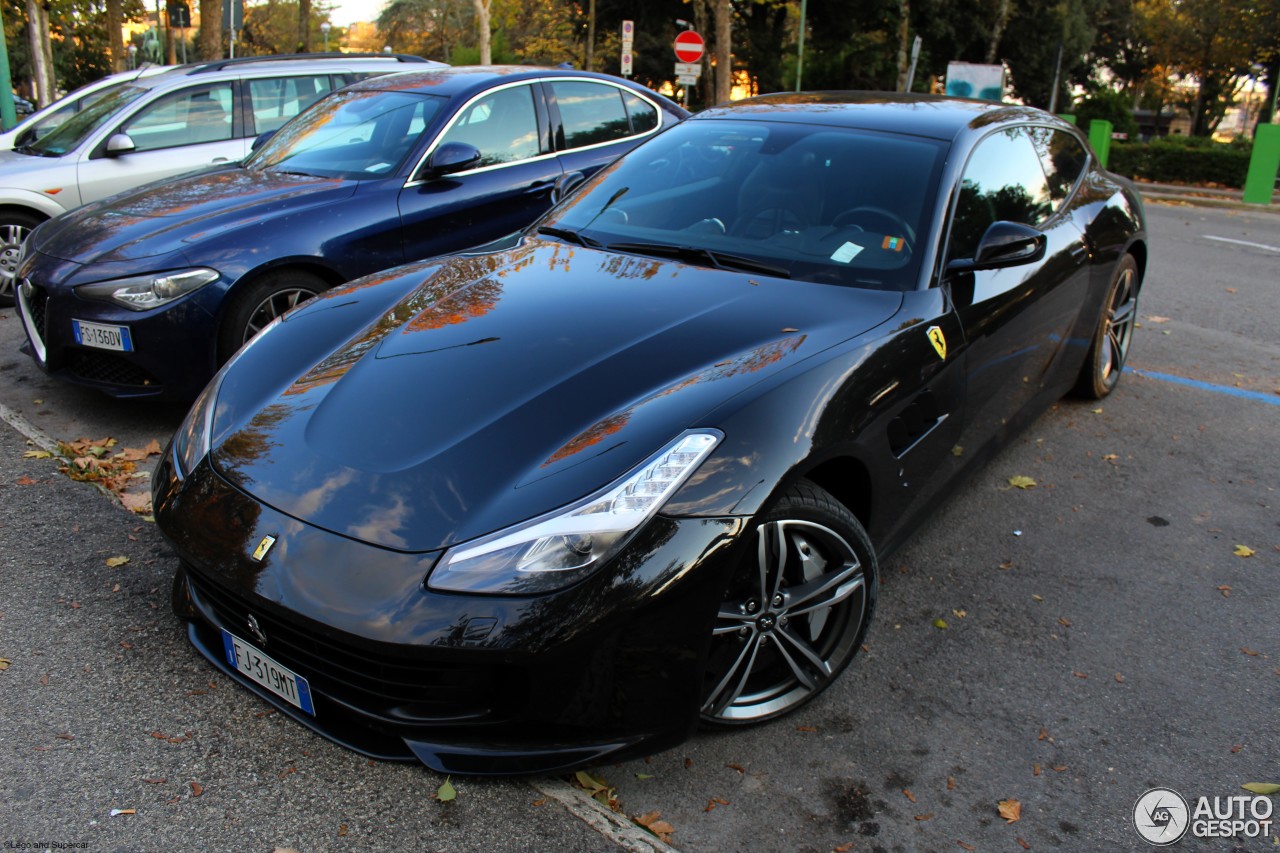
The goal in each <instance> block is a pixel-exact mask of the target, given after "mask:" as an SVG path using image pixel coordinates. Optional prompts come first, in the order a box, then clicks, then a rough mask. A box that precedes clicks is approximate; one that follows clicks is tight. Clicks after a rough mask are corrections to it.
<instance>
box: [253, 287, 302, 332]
mask: <svg viewBox="0 0 1280 853" xmlns="http://www.w3.org/2000/svg"><path fill="white" fill-rule="evenodd" d="M315 295H316V291H314V290H307V289H306V288H302V287H290V288H286V289H284V290H279V291H276V292H275V293H272V294H271V295H270V296H268V297H267V298H265V299H263V300H262V301H261V302H259V303H258V305H257V306H256V307H255V308H254V309H253V311H252V312H251V313H250V314H249V320H248V322H247V323H245V326H244V336H243V337H242V338H241V341H240V343H241V344H246V343H248V342H249V340H250V339H251V338H253V336H254V335H256V334H258V332H261V331H262V330H263V329H265V328H266V327H267V325H268V324H269V323H270V322H271V321H272V320H274V319H276V318H277V317H279V316H280V315H281V314H284V313H286V312H287V311H288V310H289V309H290V308H293V307H294V306H296V305H298V304H299V303H302V302H306V301H307V300H308V299H310V298H311V297H313V296H315Z"/></svg>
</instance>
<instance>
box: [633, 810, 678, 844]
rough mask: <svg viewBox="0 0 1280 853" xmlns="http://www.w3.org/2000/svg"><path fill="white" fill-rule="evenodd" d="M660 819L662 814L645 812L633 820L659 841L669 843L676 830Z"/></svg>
mask: <svg viewBox="0 0 1280 853" xmlns="http://www.w3.org/2000/svg"><path fill="white" fill-rule="evenodd" d="M661 818H662V812H656V811H655V812H646V813H645V814H642V815H640V816H639V817H637V818H635V822H636V823H638V824H639V825H640V826H643V827H644V828H645V829H647V830H649V831H650V832H652V833H653V834H654V835H656V836H658V839H659V840H660V841H664V842H669V841H671V833H673V832H675V831H676V828H675V827H674V826H672V825H671V824H669V823H667V822H666V821H665V820H662V819H661Z"/></svg>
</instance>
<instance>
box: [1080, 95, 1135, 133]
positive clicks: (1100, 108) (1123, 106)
mask: <svg viewBox="0 0 1280 853" xmlns="http://www.w3.org/2000/svg"><path fill="white" fill-rule="evenodd" d="M1132 106H1133V102H1132V99H1131V98H1130V97H1129V96H1128V95H1126V94H1124V93H1123V92H1117V91H1115V90H1114V89H1106V88H1104V89H1098V90H1096V91H1094V92H1093V93H1091V94H1090V95H1088V96H1087V97H1085V98H1084V100H1082V101H1080V102H1079V103H1077V104H1076V105H1075V107H1073V108H1072V112H1074V113H1075V116H1076V125H1077V126H1078V127H1083V128H1087V127H1089V122H1091V121H1094V120H1095V119H1102V120H1104V121H1109V122H1111V128H1112V131H1113V132H1115V133H1127V134H1128V135H1129V138H1130V139H1132V138H1133V137H1134V136H1135V135H1136V134H1137V132H1138V123H1137V122H1136V121H1134V120H1133V109H1132Z"/></svg>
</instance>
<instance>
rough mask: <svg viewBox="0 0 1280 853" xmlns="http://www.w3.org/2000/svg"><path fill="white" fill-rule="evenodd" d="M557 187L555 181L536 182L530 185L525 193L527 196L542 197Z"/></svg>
mask: <svg viewBox="0 0 1280 853" xmlns="http://www.w3.org/2000/svg"><path fill="white" fill-rule="evenodd" d="M555 185H556V182H555V180H554V179H552V180H546V181H535V182H534V183H532V184H530V185H529V186H528V188H527V189H525V191H524V192H525V195H542V194H543V193H549V192H551V190H552V188H553V187H555Z"/></svg>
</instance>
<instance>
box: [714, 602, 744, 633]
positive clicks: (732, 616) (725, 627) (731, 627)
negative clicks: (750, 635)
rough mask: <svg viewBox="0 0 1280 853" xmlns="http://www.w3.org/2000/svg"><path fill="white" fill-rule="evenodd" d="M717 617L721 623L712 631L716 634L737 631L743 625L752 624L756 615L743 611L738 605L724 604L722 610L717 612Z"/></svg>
mask: <svg viewBox="0 0 1280 853" xmlns="http://www.w3.org/2000/svg"><path fill="white" fill-rule="evenodd" d="M716 619H717V620H718V621H719V622H720V624H718V625H716V627H715V628H714V629H712V631H711V633H712V635H714V636H719V635H721V634H734V633H737V632H738V631H739V630H740V629H741V628H742V626H743V625H750V624H751V623H753V622H755V617H753V616H751V615H750V614H748V613H743V612H742V611H741V610H739V609H738V608H736V607H726V606H724V605H721V607H720V612H719V613H718V614H716ZM726 623H727V624H726Z"/></svg>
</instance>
